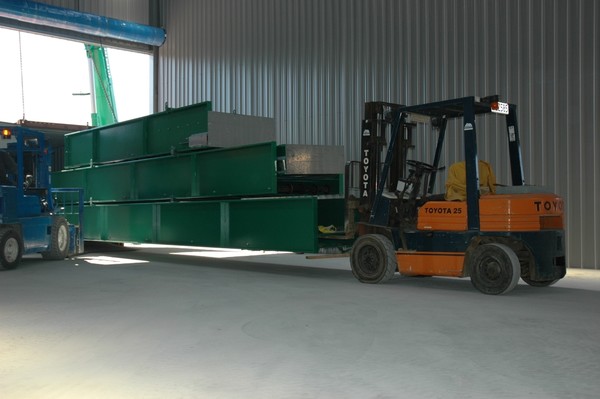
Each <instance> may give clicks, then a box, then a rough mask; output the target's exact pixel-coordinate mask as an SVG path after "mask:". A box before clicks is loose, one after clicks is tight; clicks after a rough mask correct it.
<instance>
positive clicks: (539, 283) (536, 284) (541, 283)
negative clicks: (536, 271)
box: [521, 276, 559, 287]
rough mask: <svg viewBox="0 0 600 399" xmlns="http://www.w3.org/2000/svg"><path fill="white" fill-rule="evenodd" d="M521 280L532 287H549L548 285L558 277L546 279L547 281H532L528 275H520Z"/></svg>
mask: <svg viewBox="0 0 600 399" xmlns="http://www.w3.org/2000/svg"><path fill="white" fill-rule="evenodd" d="M521 280H523V281H525V282H526V283H527V284H529V285H530V286H532V287H549V286H551V285H553V284H554V283H556V282H557V281H558V280H559V279H556V280H547V281H533V280H531V279H530V278H529V277H523V276H521Z"/></svg>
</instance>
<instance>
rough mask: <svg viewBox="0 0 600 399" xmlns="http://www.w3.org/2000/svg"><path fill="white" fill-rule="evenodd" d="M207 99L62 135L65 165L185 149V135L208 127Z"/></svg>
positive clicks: (130, 157)
mask: <svg viewBox="0 0 600 399" xmlns="http://www.w3.org/2000/svg"><path fill="white" fill-rule="evenodd" d="M211 109H212V104H211V102H210V101H208V102H203V103H199V104H194V105H190V106H188V107H183V108H177V109H170V110H168V111H164V112H160V113H156V114H152V115H149V116H145V117H142V118H137V119H132V120H129V121H125V122H119V123H115V124H112V125H108V126H101V127H97V128H94V129H88V130H83V131H80V132H75V133H69V134H66V135H65V168H66V169H72V168H78V167H82V166H91V165H97V164H103V163H109V162H117V161H123V160H131V159H138V158H143V157H148V156H155V155H163V154H169V153H173V152H176V151H184V150H187V149H188V148H189V147H188V138H189V136H190V135H191V134H194V133H203V132H206V131H207V130H208V112H209V111H210V110H211Z"/></svg>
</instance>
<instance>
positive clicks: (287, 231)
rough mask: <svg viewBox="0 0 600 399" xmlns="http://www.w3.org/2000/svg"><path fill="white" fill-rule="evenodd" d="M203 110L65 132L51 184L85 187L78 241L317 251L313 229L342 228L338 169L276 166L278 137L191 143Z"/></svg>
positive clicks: (204, 118) (206, 107)
mask: <svg viewBox="0 0 600 399" xmlns="http://www.w3.org/2000/svg"><path fill="white" fill-rule="evenodd" d="M210 110H211V104H210V103H209V102H208V103H201V104H196V105H193V106H189V107H184V108H179V109H175V110H169V111H166V112H163V113H159V114H154V115H150V116H148V117H145V118H139V119H136V120H133V121H128V122H122V123H118V124H114V125H109V126H105V127H101V128H95V129H90V130H86V131H82V132H77V133H72V134H69V135H67V136H65V170H63V171H60V172H56V173H53V175H52V180H53V185H54V186H55V187H82V188H84V191H85V198H86V206H85V227H84V234H85V239H87V240H103V241H116V242H138V243H163V244H175V245H196V246H211V247H227V248H243V249H260V250H282V251H294V252H317V251H318V250H319V245H320V244H319V233H318V226H319V225H327V226H329V225H336V226H343V224H344V200H343V198H341V195H342V194H343V175H342V174H324V175H304V176H299V175H287V174H285V173H281V171H279V172H278V167H277V165H278V157H279V158H281V153H282V149H281V146H277V145H276V143H275V142H263V143H256V144H250V145H244V146H238V147H231V148H190V147H189V146H188V140H189V137H190V136H191V135H197V134H198V133H203V132H205V131H207V130H208V113H209V112H210ZM291 187H293V188H294V189H293V190H292V189H290V188H291ZM323 193H326V194H328V196H327V198H325V197H324V196H319V197H317V196H316V195H315V194H323Z"/></svg>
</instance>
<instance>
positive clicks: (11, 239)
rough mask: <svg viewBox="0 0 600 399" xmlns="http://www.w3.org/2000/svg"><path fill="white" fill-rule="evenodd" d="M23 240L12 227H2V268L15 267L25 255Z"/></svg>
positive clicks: (0, 234) (0, 248) (0, 235)
mask: <svg viewBox="0 0 600 399" xmlns="http://www.w3.org/2000/svg"><path fill="white" fill-rule="evenodd" d="M22 241H23V240H22V239H21V236H20V235H19V233H18V232H17V231H15V230H14V229H11V228H4V229H0V269H5V270H9V269H14V268H16V267H17V266H18V265H19V262H20V261H21V257H22V256H23V242H22Z"/></svg>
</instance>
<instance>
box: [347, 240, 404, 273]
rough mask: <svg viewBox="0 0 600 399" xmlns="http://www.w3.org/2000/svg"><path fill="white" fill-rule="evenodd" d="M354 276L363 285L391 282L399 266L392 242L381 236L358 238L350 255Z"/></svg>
mask: <svg viewBox="0 0 600 399" xmlns="http://www.w3.org/2000/svg"><path fill="white" fill-rule="evenodd" d="M350 266H351V267H352V274H353V275H354V277H356V279H357V280H358V281H360V282H361V283H371V284H377V283H384V282H386V281H388V280H390V279H391V278H392V277H393V276H394V273H395V272H396V270H397V269H398V264H397V262H396V251H395V250H394V246H393V245H392V243H391V242H390V240H389V239H388V238H387V237H385V236H383V235H381V234H366V235H363V236H360V237H358V239H357V240H356V242H355V243H354V245H353V246H352V251H351V253H350Z"/></svg>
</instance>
